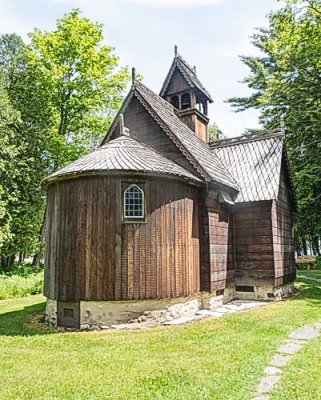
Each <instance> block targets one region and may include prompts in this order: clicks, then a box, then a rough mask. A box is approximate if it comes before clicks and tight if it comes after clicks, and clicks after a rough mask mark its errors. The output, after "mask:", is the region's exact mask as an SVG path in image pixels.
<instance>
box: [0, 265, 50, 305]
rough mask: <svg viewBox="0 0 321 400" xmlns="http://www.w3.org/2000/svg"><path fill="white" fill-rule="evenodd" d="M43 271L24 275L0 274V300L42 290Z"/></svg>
mask: <svg viewBox="0 0 321 400" xmlns="http://www.w3.org/2000/svg"><path fill="white" fill-rule="evenodd" d="M42 287H43V271H40V272H36V273H32V274H30V273H29V275H26V276H20V275H11V276H8V275H0V300H3V299H7V298H10V297H24V296H28V295H30V294H38V293H41V292H42Z"/></svg>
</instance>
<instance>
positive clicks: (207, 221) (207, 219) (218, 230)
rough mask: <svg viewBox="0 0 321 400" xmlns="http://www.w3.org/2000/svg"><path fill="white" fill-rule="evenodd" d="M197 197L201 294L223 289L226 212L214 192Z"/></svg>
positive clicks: (216, 193) (226, 264)
mask: <svg viewBox="0 0 321 400" xmlns="http://www.w3.org/2000/svg"><path fill="white" fill-rule="evenodd" d="M201 196H202V199H203V200H202V201H200V204H202V207H201V210H200V215H201V233H200V238H201V290H204V291H213V290H220V289H225V287H226V283H227V279H228V238H229V215H230V212H229V210H228V209H227V208H224V207H223V206H222V205H220V204H219V202H218V191H217V190H211V189H210V190H209V191H207V192H206V191H205V190H204V192H203V193H202V194H201ZM229 273H230V271H229Z"/></svg>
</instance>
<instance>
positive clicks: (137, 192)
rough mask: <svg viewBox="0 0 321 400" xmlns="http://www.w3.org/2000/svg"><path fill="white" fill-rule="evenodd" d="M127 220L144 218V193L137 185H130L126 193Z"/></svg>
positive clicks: (125, 209) (125, 212)
mask: <svg viewBox="0 0 321 400" xmlns="http://www.w3.org/2000/svg"><path fill="white" fill-rule="evenodd" d="M124 216H125V218H144V192H143V190H142V189H141V188H140V187H139V186H137V185H130V186H129V187H128V188H127V189H126V190H125V192H124Z"/></svg>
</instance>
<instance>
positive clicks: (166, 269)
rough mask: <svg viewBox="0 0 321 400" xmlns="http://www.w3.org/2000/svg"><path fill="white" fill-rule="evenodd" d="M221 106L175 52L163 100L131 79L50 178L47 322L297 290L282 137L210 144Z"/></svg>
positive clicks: (117, 316) (85, 321)
mask: <svg viewBox="0 0 321 400" xmlns="http://www.w3.org/2000/svg"><path fill="white" fill-rule="evenodd" d="M212 101H213V100H212V97H211V95H210V94H209V93H208V91H207V90H206V89H205V87H204V86H203V85H202V83H201V82H200V81H199V79H198V77H197V75H196V72H195V70H194V69H193V68H191V67H190V66H189V65H188V64H187V63H186V61H185V60H184V59H183V58H182V57H181V56H180V55H179V54H178V53H177V50H176V51H175V57H174V60H173V63H172V65H171V67H170V70H169V72H168V75H167V77H166V79H165V81H164V84H163V87H162V89H161V92H160V94H159V95H157V94H155V93H154V92H153V91H151V90H150V89H148V88H147V87H146V86H145V85H144V84H142V83H141V82H139V81H138V80H136V79H135V76H133V82H132V87H131V89H130V92H129V94H128V95H127V97H126V99H125V100H124V103H123V105H122V107H121V109H120V110H119V113H118V115H117V116H116V118H115V120H114V122H113V124H112V125H111V127H110V129H109V131H108V133H107V134H106V136H105V138H104V140H103V142H102V144H101V146H100V147H99V148H97V149H96V150H95V151H93V152H92V153H90V154H88V155H86V156H84V157H82V158H80V159H79V160H77V161H75V162H73V163H71V164H69V165H67V166H66V167H65V168H63V169H61V170H59V171H58V172H56V173H54V174H53V175H51V176H49V177H48V178H46V179H45V180H44V186H45V187H46V188H47V196H48V201H47V216H46V260H45V264H46V266H45V289H44V292H45V296H46V297H47V299H48V301H47V309H46V319H47V321H48V322H49V323H51V324H52V325H56V326H57V325H58V326H70V327H76V328H82V327H85V326H86V327H88V326H89V325H90V326H99V325H106V324H114V323H118V322H124V321H128V320H130V319H131V318H133V316H138V315H140V314H141V313H143V312H144V311H148V310H155V309H166V307H167V308H168V307H169V306H171V305H174V304H175V305H177V304H178V305H182V309H183V307H184V304H186V302H188V301H190V300H191V299H193V300H194V304H195V301H196V303H197V304H198V307H199V308H200V309H201V308H211V307H214V306H215V305H217V304H218V303H219V302H227V301H229V300H231V299H235V298H241V299H275V298H276V297H281V296H286V295H288V294H289V293H291V290H292V283H293V281H294V279H295V263H294V246H293V236H292V226H293V225H292V216H293V211H294V210H295V204H296V203H295V195H294V189H293V183H292V179H291V173H290V169H289V164H288V159H287V154H286V148H285V143H284V135H283V134H282V133H281V132H267V133H264V134H260V135H253V136H242V137H238V138H233V139H226V140H210V138H209V135H208V123H209V118H208V104H209V103H211V102H212Z"/></svg>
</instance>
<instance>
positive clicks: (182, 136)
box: [132, 82, 238, 190]
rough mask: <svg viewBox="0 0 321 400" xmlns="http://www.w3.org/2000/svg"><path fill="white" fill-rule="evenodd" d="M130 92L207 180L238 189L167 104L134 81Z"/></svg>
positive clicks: (207, 146)
mask: <svg viewBox="0 0 321 400" xmlns="http://www.w3.org/2000/svg"><path fill="white" fill-rule="evenodd" d="M132 90H133V91H134V94H135V95H136V96H137V98H138V99H139V100H140V102H141V103H142V104H143V105H144V106H145V107H146V108H148V109H149V111H150V113H151V114H153V115H152V116H153V117H154V119H155V120H156V122H158V123H159V125H161V126H162V127H163V128H165V130H166V129H167V130H168V131H169V133H170V137H171V138H172V139H173V140H174V142H176V145H177V147H179V148H181V150H182V152H183V153H184V154H185V156H186V157H187V158H188V159H189V160H190V161H191V163H192V164H194V165H196V168H197V167H198V168H197V169H198V171H199V172H200V173H201V174H202V175H203V176H204V177H205V179H206V180H207V181H215V182H218V183H221V184H223V185H225V186H228V187H231V188H233V189H236V190H238V185H237V183H236V181H235V180H234V179H233V177H232V176H231V175H230V173H229V172H228V171H227V170H226V168H224V166H223V164H222V162H221V161H220V159H219V158H218V157H217V156H216V154H214V153H213V152H212V151H211V149H210V146H209V144H208V143H205V142H204V141H203V140H201V139H200V138H198V137H197V136H196V135H195V133H194V132H193V131H192V130H191V129H190V128H189V127H188V126H187V125H186V124H185V123H184V122H183V121H182V120H181V119H180V118H179V117H178V115H177V114H176V112H175V109H174V107H173V106H172V105H171V104H170V103H168V102H167V101H166V100H164V99H163V98H162V97H160V96H158V95H157V94H156V93H154V92H153V91H151V90H150V89H148V88H147V87H146V86H145V85H143V84H142V83H140V82H135V84H134V86H133V89H132Z"/></svg>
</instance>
